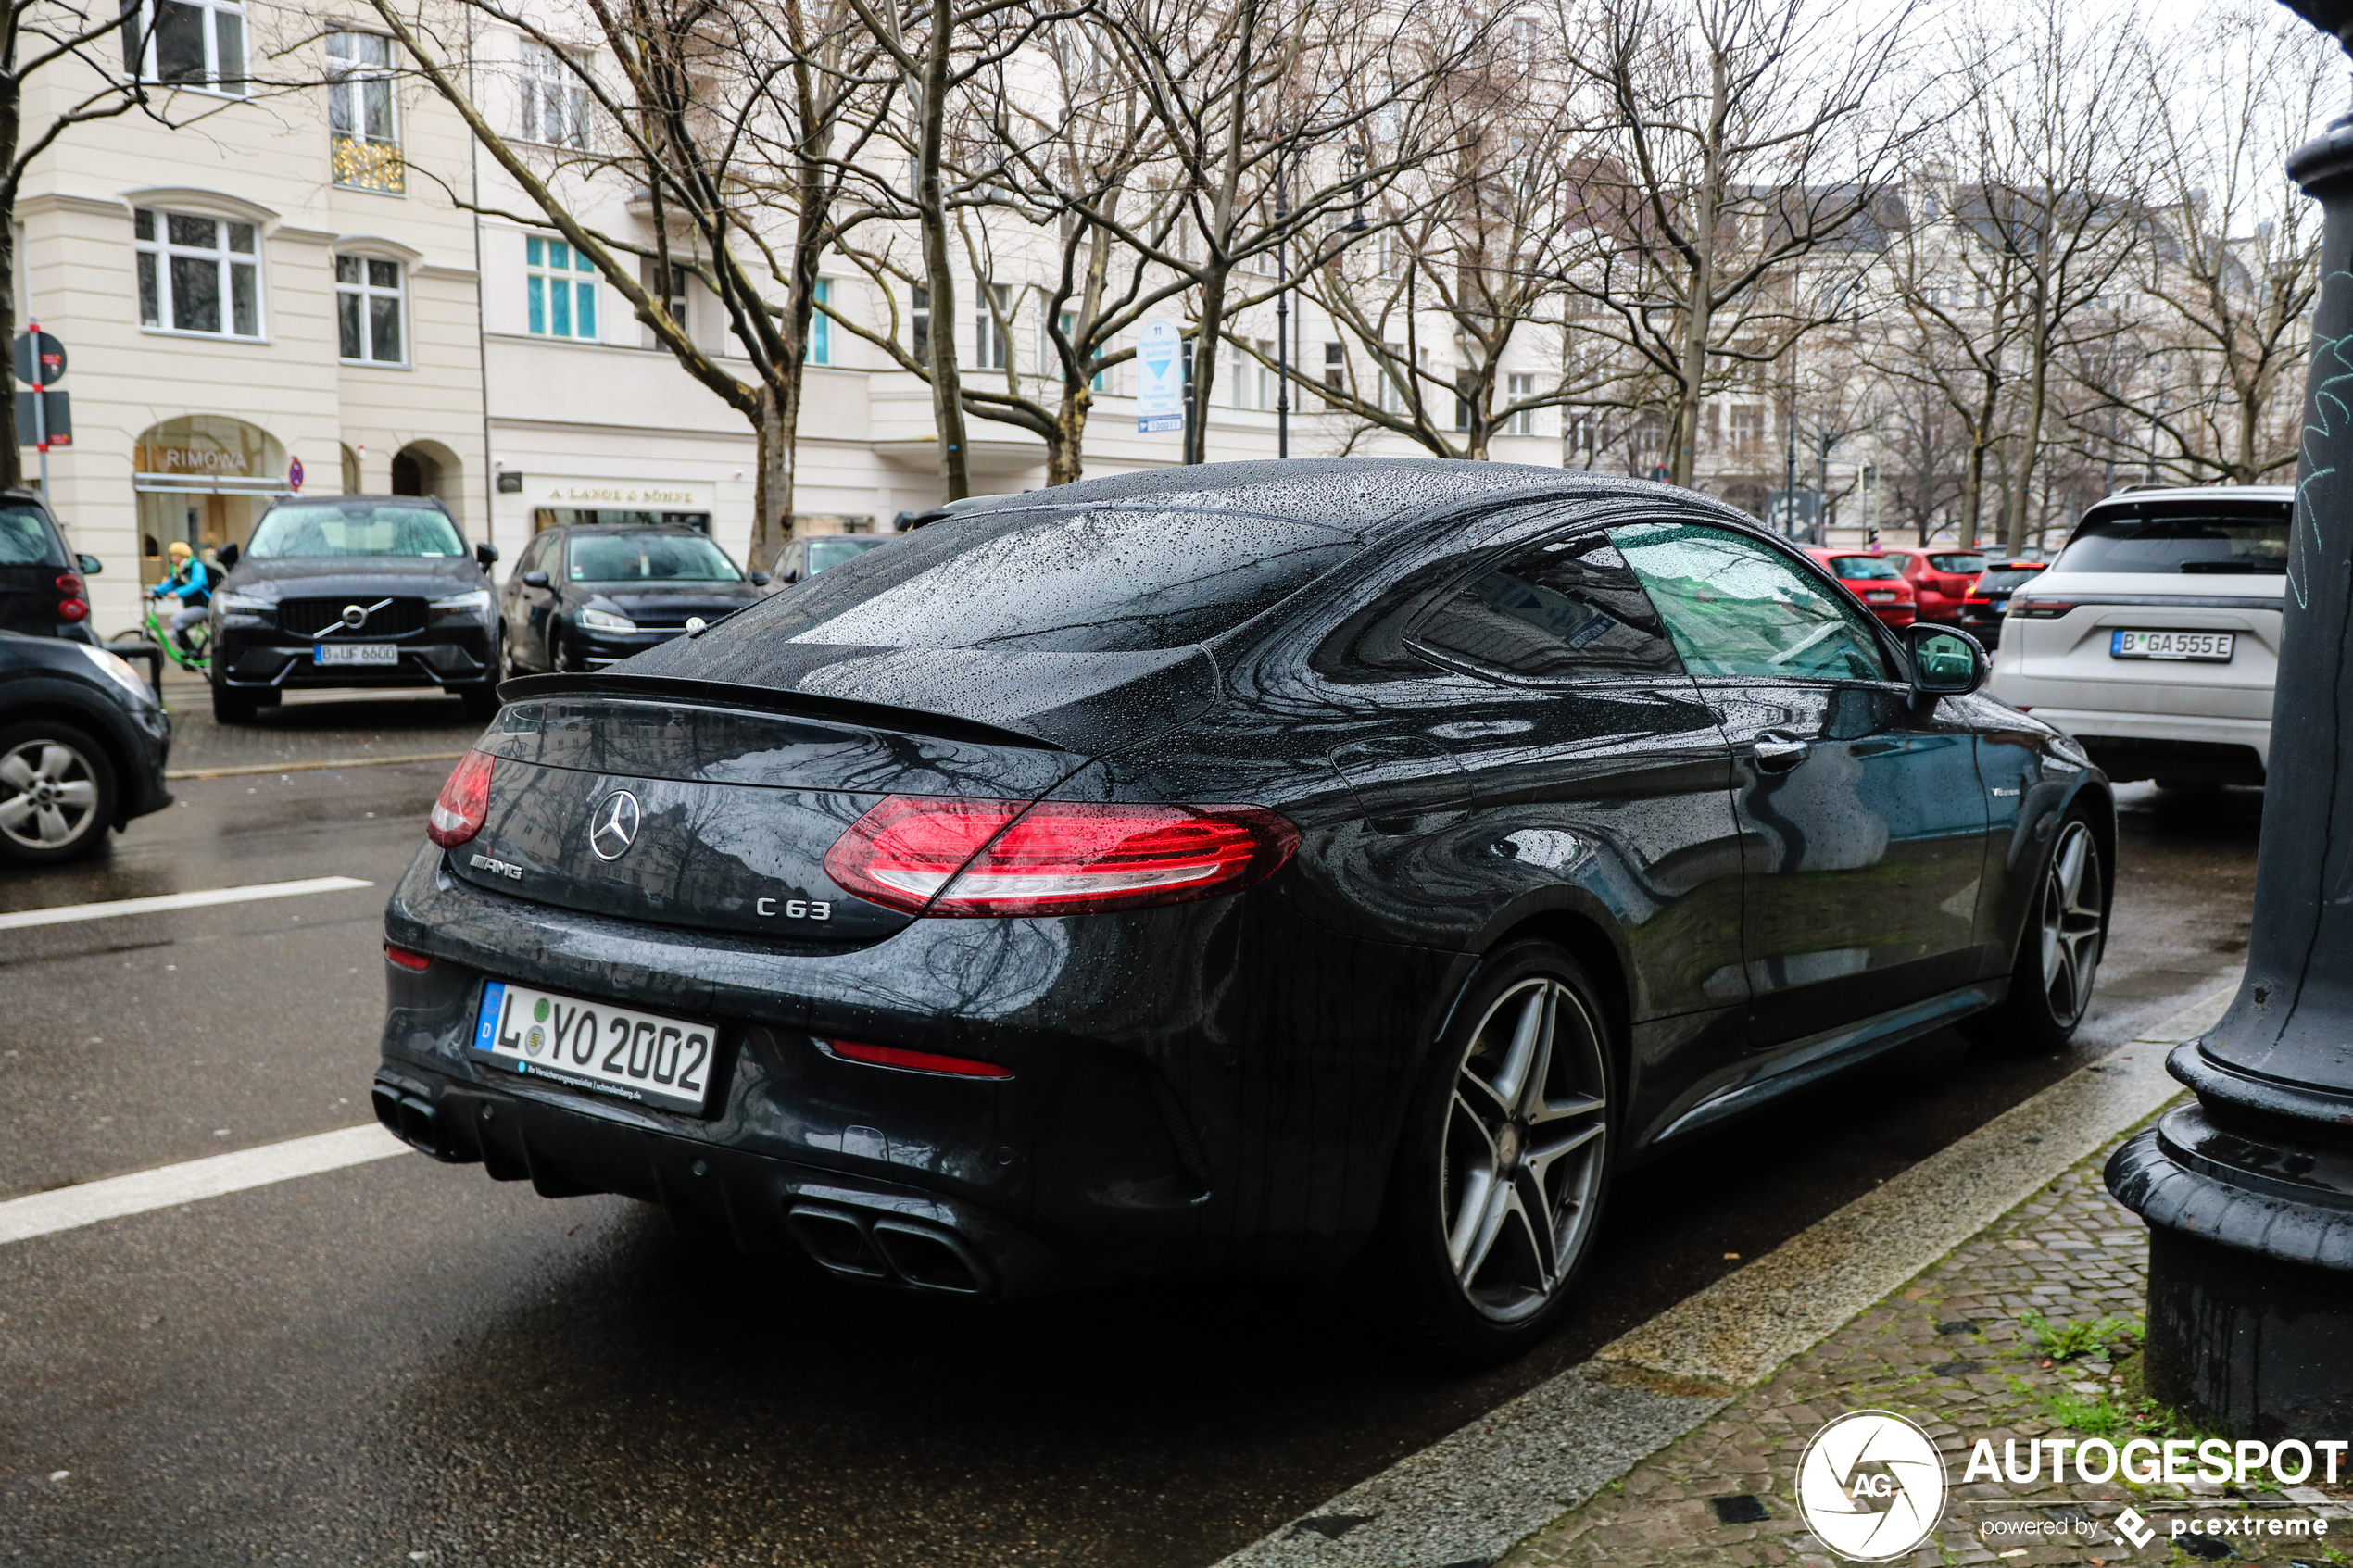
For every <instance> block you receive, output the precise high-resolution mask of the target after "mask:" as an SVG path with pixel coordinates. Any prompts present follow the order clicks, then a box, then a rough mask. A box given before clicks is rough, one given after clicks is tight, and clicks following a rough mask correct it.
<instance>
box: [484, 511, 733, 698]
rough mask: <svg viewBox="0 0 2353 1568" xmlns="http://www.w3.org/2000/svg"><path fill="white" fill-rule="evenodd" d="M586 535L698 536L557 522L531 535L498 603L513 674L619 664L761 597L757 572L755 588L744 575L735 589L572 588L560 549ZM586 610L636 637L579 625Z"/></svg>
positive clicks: (705, 585)
mask: <svg viewBox="0 0 2353 1568" xmlns="http://www.w3.org/2000/svg"><path fill="white" fill-rule="evenodd" d="M580 533H597V534H598V535H599V536H613V535H621V534H637V533H656V534H661V533H671V534H680V533H691V534H693V535H694V536H695V537H697V538H700V537H702V536H703V535H702V534H701V533H700V531H699V530H696V529H685V528H668V529H661V528H621V527H615V526H613V525H611V524H604V523H598V524H573V523H561V524H559V525H557V526H556V527H553V528H547V529H542V530H541V531H540V532H539V533H536V534H535V535H533V541H532V543H531V544H530V545H526V546H523V553H522V556H519V557H518V558H516V561H515V570H514V571H512V572H511V573H510V575H509V576H508V578H507V583H506V585H505V586H504V587H503V588H501V589H500V590H499V596H498V607H499V614H500V617H501V619H502V621H504V623H505V628H506V636H507V653H508V658H509V660H510V663H511V664H512V666H513V668H514V671H515V672H516V673H518V674H528V673H533V672H544V671H568V670H570V671H578V670H596V669H601V668H603V667H604V666H606V665H609V664H617V663H619V662H620V661H621V660H623V659H627V658H630V657H631V656H632V655H635V654H640V653H643V652H645V651H646V650H647V649H648V648H650V647H656V646H660V645H661V644H663V643H666V642H668V641H670V639H671V638H673V637H675V636H677V635H679V634H680V633H683V632H684V631H685V630H686V621H687V620H688V619H689V618H690V617H699V618H700V619H702V620H704V621H716V620H718V619H719V618H720V617H721V616H723V615H732V614H734V613H735V612H736V610H739V609H741V608H743V607H744V606H746V605H748V604H750V603H752V602H753V601H754V600H756V599H758V598H759V597H760V590H761V585H762V584H763V583H765V581H766V576H765V574H764V573H762V574H760V577H759V579H758V580H757V581H755V580H754V579H753V578H752V577H751V576H749V575H746V576H744V577H740V578H738V579H737V580H736V581H735V582H733V583H724V582H681V583H668V584H662V583H627V584H622V583H575V582H573V581H572V580H571V574H570V573H569V572H567V571H563V570H562V567H563V558H564V552H565V546H566V545H567V543H568V542H569V541H570V540H571V539H572V537H573V535H575V534H580ZM543 541H544V543H543ZM730 564H733V563H732V562H731V563H730ZM534 579H536V581H535V580H534ZM584 609H601V610H609V611H617V612H618V613H620V614H622V615H625V616H627V617H628V618H629V619H630V620H631V621H635V622H636V624H637V630H636V631H635V632H634V633H616V632H599V631H592V630H590V629H589V628H587V627H585V626H583V625H581V624H580V611H582V610H584Z"/></svg>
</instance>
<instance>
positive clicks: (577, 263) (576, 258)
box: [572, 251, 597, 272]
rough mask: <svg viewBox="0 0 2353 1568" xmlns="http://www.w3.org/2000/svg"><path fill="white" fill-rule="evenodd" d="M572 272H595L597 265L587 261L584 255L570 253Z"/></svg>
mask: <svg viewBox="0 0 2353 1568" xmlns="http://www.w3.org/2000/svg"><path fill="white" fill-rule="evenodd" d="M572 270H573V271H575V272H594V271H595V270H597V265H596V263H595V262H593V261H590V260H589V259H588V257H587V256H586V254H585V253H584V252H581V251H573V253H572Z"/></svg>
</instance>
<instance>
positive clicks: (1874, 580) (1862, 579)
mask: <svg viewBox="0 0 2353 1568" xmlns="http://www.w3.org/2000/svg"><path fill="white" fill-rule="evenodd" d="M1806 554H1807V555H1809V556H1812V557H1813V558H1815V559H1816V560H1818V561H1820V562H1821V563H1822V564H1823V565H1824V566H1827V567H1829V568H1830V569H1831V572H1832V573H1833V574H1835V575H1836V576H1837V578H1838V580H1839V581H1840V582H1841V583H1845V584H1846V586H1847V587H1848V588H1850V589H1852V590H1853V591H1854V594H1855V596H1856V598H1858V599H1860V600H1862V601H1863V606H1864V608H1867V609H1869V611H1870V612H1871V613H1872V614H1873V615H1876V616H1878V617H1879V618H1880V619H1881V621H1885V622H1887V624H1889V625H1890V626H1909V625H1910V624H1911V623H1912V622H1913V621H1916V620H1918V619H1919V605H1918V604H1916V603H1915V602H1914V601H1913V598H1912V585H1911V584H1910V583H1906V581H1904V573H1903V572H1902V571H1899V570H1898V569H1897V567H1896V564H1895V558H1894V556H1893V555H1877V556H1875V555H1872V554H1871V553H1870V552H1869V551H1868V550H1831V549H1810V550H1807V551H1806Z"/></svg>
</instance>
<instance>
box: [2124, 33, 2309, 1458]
mask: <svg viewBox="0 0 2353 1568" xmlns="http://www.w3.org/2000/svg"><path fill="white" fill-rule="evenodd" d="M2291 8H2292V9H2294V10H2295V11H2296V14H2297V15H2299V16H2301V17H2303V18H2304V19H2306V20H2307V21H2309V22H2311V23H2312V24H2313V25H2314V26H2315V27H2318V28H2320V29H2321V30H2322V31H2324V32H2327V33H2329V34H2331V35H2332V36H2334V37H2337V38H2339V39H2343V38H2344V37H2345V35H2346V33H2347V29H2348V26H2353V0H2334V3H2320V4H2316V3H2312V0H2300V3H2297V4H2295V5H2294V6H2292V7H2291ZM2288 172H2289V173H2290V174H2291V175H2292V176H2293V177H2294V178H2295V180H2296V183H2297V184H2298V185H2300V186H2302V187H2303V189H2304V191H2305V192H2306V194H2309V195H2310V196H2311V197H2313V199H2315V200H2316V201H2318V202H2319V203H2320V204H2321V207H2322V213H2323V216H2324V218H2325V224H2326V226H2325V229H2324V231H2323V234H2322V247H2321V275H2322V278H2323V279H2324V280H2326V281H2325V282H2323V283H2322V288H2321V295H2320V301H2319V304H2318V305H2317V307H2315V310H2314V314H2313V322H2312V365H2311V370H2310V372H2309V379H2308V382H2307V385H2306V388H2305V395H2304V446H2303V451H2302V454H2301V460H2300V461H2299V463H2298V464H2297V468H2296V516H2295V521H2294V524H2293V526H2292V529H2291V532H2290V535H2289V546H2288V561H2287V595H2286V613H2285V617H2284V628H2283V631H2282V634H2281V646H2280V665H2279V683H2278V692H2277V696H2276V697H2275V698H2274V701H2273V707H2272V712H2273V715H2274V718H2273V723H2272V732H2271V734H2272V743H2271V771H2270V774H2269V778H2268V781H2267V782H2268V785H2269V787H2268V789H2267V791H2266V794H2265V797H2264V801H2263V843H2262V847H2261V850H2260V851H2259V856H2258V859H2257V864H2256V884H2255V925H2254V930H2253V932H2252V934H2251V936H2250V939H2249V944H2248V948H2247V963H2246V981H2245V983H2244V984H2243V985H2241V987H2240V989H2239V994H2238V997H2237V998H2236V1000H2235V1001H2233V1003H2232V1006H2231V1010H2230V1011H2229V1013H2228V1014H2226V1015H2225V1016H2224V1018H2223V1019H2222V1022H2221V1023H2219V1024H2217V1025H2216V1026H2215V1027H2214V1028H2213V1029H2212V1030H2211V1031H2209V1032H2208V1034H2207V1035H2204V1036H2203V1037H2201V1038H2199V1039H2196V1040H2192V1041H2190V1042H2188V1043H2187V1044H2185V1045H2183V1046H2182V1047H2179V1048H2178V1049H2176V1050H2175V1051H2174V1053H2173V1055H2172V1058H2171V1060H2170V1061H2169V1062H2168V1063H2167V1065H2168V1066H2169V1067H2170V1068H2171V1071H2172V1073H2173V1075H2174V1076H2175V1077H2177V1078H2179V1079H2181V1080H2182V1081H2183V1083H2185V1084H2187V1085H2190V1087H2191V1088H2193V1089H2195V1090H2196V1092H2197V1102H2196V1104H2195V1105H2189V1106H2184V1107H2183V1108H2182V1109H2181V1110H2174V1111H2171V1112H2170V1113H2168V1114H2167V1115H2166V1116H2165V1117H2164V1119H2163V1120H2162V1121H2161V1122H2159V1123H2158V1125H2157V1126H2156V1127H2155V1128H2152V1129H2151V1130H2149V1131H2148V1132H2145V1133H2143V1134H2141V1135H2138V1136H2137V1137H2134V1138H2133V1140H2132V1141H2131V1142H2129V1143H2127V1144H2126V1145H2125V1146H2124V1147H2123V1148H2120V1149H2119V1150H2117V1152H2116V1155H2115V1157H2114V1158H2113V1159H2111V1160H2109V1161H2108V1189H2109V1190H2110V1191H2112V1192H2113V1193H2115V1194H2116V1196H2117V1198H2118V1199H2119V1200H2120V1201H2121V1202H2122V1203H2123V1204H2125V1205H2126V1206H2127V1207H2128V1208H2131V1209H2133V1210H2134V1211H2136V1212H2138V1213H2139V1214H2140V1215H2141V1216H2142V1217H2143V1218H2144V1219H2145V1220H2147V1222H2148V1223H2149V1311H2148V1344H2147V1349H2146V1357H2147V1360H2146V1368H2147V1386H2148V1389H2149V1391H2150V1392H2151V1393H2152V1394H2154V1395H2156V1396H2157V1397H2158V1399H2163V1400H2165V1401H2166V1402H2167V1403H2169V1404H2173V1405H2177V1406H2181V1407H2183V1408H2184V1409H2186V1410H2188V1411H2191V1412H2192V1413H2193V1414H2195V1415H2196V1416H2199V1417H2202V1418H2204V1419H2205V1420H2208V1421H2210V1422H2212V1423H2214V1424H2217V1425H2219V1426H2221V1427H2222V1428H2223V1429H2224V1430H2226V1431H2228V1432H2230V1433H2231V1434H2232V1435H2233V1436H2236V1437H2259V1438H2264V1439H2268V1440H2276V1439H2279V1438H2284V1437H2296V1438H2301V1439H2304V1440H2306V1441H2311V1440H2314V1439H2319V1438H2338V1437H2347V1436H2353V397H2348V395H2347V390H2348V388H2353V381H2349V380H2348V378H2353V115H2347V116H2346V117H2344V118H2341V119H2337V120H2335V121H2334V122H2333V123H2332V124H2330V126H2329V127H2328V129H2327V130H2326V131H2324V132H2322V134H2321V135H2320V136H2318V137H2316V138H2315V139H2313V140H2312V141H2311V142H2309V143H2307V144H2305V145H2304V146H2302V147H2300V148H2298V149H2297V151H2296V156H2295V157H2292V158H2291V159H2289V161H2288Z"/></svg>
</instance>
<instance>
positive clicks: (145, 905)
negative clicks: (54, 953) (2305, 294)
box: [0, 876, 375, 931]
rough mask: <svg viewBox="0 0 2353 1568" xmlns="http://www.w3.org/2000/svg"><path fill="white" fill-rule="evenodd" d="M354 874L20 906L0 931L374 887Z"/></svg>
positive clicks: (2, 917) (0, 917) (0, 920)
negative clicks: (44, 906) (50, 906)
mask: <svg viewBox="0 0 2353 1568" xmlns="http://www.w3.org/2000/svg"><path fill="white" fill-rule="evenodd" d="M374 885H375V884H374V883H372V882H366V881H363V880H361V879H360V878H359V877H356V876H313V877H305V878H304V879H302V880H301V881H299V882H257V883H254V884H251V885H250V886H246V887H212V888H208V889H206V890H205V891H204V892H202V893H158V894H157V895H156V896H155V897H151V898H110V899H108V900H107V901H106V902H105V903H103V904H60V905H58V906H57V908H56V909H19V910H16V911H15V912H14V913H12V914H0V931H17V930H20V929H22V928H23V927H25V926H28V925H63V924H65V923H66V922H69V921H77V920H110V919H112V918H113V917H114V916H116V915H145V914H153V913H154V912H155V911H157V910H158V909H202V908H204V907H205V906H206V905H208V904H244V903H249V902H251V901H252V900H254V899H256V898H292V897H296V896H297V895H299V894H304V893H341V892H343V891H344V890H346V888H352V887H373V886H374Z"/></svg>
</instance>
